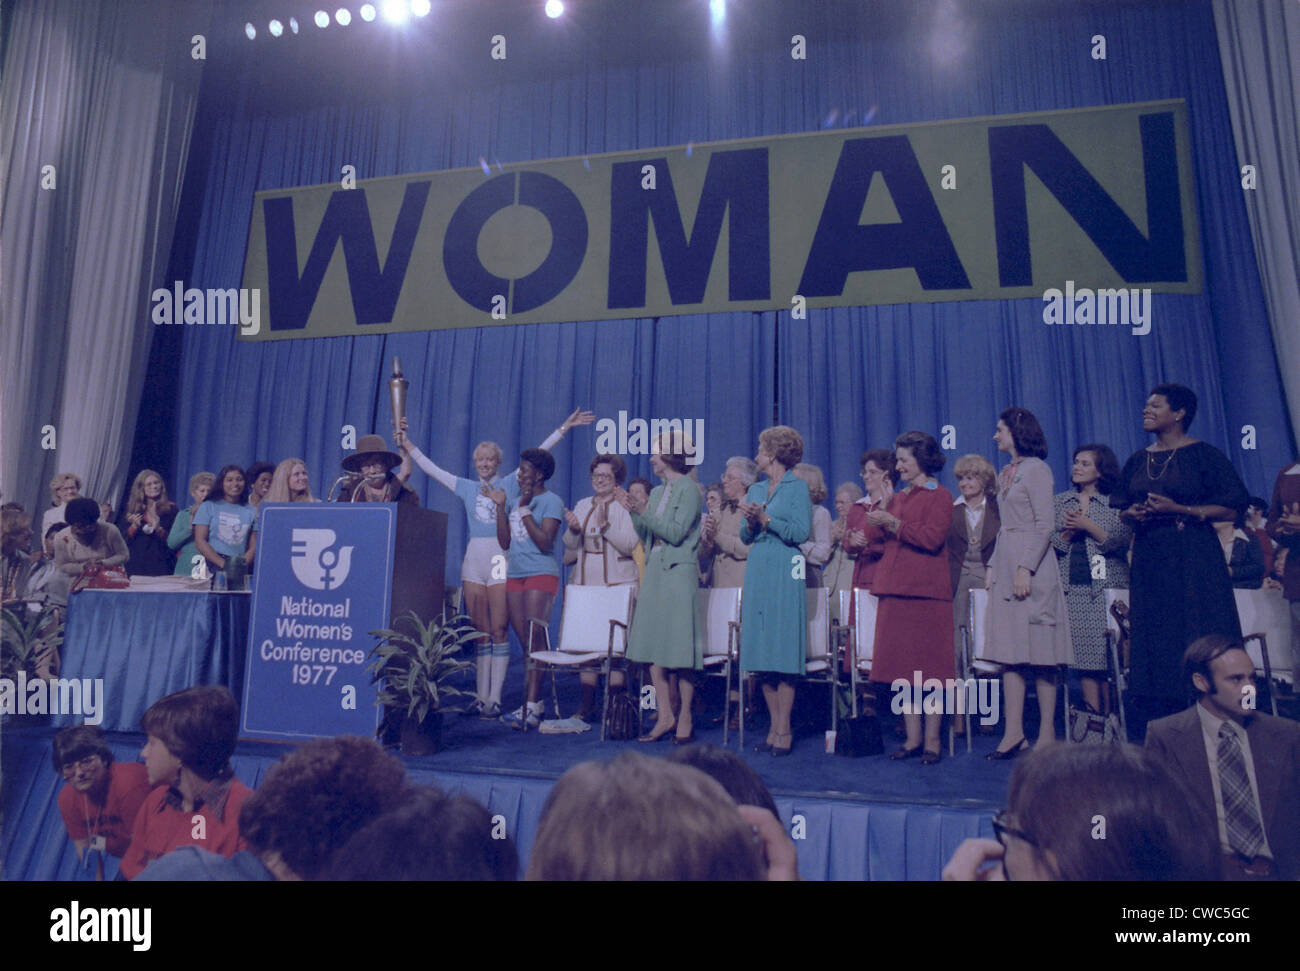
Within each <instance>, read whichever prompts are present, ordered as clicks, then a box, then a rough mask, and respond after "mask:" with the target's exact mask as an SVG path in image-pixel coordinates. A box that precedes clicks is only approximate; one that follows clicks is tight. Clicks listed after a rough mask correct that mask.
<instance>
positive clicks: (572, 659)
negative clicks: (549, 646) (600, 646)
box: [533, 651, 605, 665]
mask: <svg viewBox="0 0 1300 971" xmlns="http://www.w3.org/2000/svg"><path fill="white" fill-rule="evenodd" d="M604 659H605V652H604V651H602V652H601V653H599V654H573V653H570V652H568V651H534V652H533V660H534V661H536V662H537V663H539V664H561V665H568V664H588V663H590V662H592V661H603V660H604Z"/></svg>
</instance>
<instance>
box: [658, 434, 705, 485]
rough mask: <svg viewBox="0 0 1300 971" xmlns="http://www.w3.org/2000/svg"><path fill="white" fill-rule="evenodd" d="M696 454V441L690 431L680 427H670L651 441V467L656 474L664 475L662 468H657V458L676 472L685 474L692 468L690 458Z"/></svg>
mask: <svg viewBox="0 0 1300 971" xmlns="http://www.w3.org/2000/svg"><path fill="white" fill-rule="evenodd" d="M694 456H695V443H694V442H692V441H691V436H690V434H689V433H687V432H685V431H682V430H681V429H679V428H670V429H669V430H668V431H666V432H664V433H663V434H661V435H660V436H659V437H658V438H656V439H655V440H654V441H653V442H651V443H650V467H651V468H652V469H654V470H655V474H656V475H662V474H663V472H662V470H661V469H657V468H655V460H656V459H658V461H660V462H662V463H663V464H664V465H666V466H667V467H668V468H670V469H672V470H673V471H674V472H681V473H683V474H685V473H686V472H687V471H688V470H690V468H691V463H690V461H689V460H690V459H691V458H693V457H694Z"/></svg>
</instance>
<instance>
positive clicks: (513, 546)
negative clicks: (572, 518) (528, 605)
mask: <svg viewBox="0 0 1300 971" xmlns="http://www.w3.org/2000/svg"><path fill="white" fill-rule="evenodd" d="M516 488H518V486H517V485H516ZM528 506H529V508H530V509H532V511H533V522H535V523H536V524H537V525H538V526H541V525H542V522H543V521H544V520H547V519H558V520H560V522H561V523H563V522H564V503H562V502H561V501H560V497H559V496H557V495H556V494H555V493H554V492H543V493H542V494H541V495H540V496H533V501H532V502H530V503H529V504H528ZM558 545H560V544H559V534H558V533H557V534H556V543H555V544H554V546H552V548H551V552H550V553H543V552H542V551H541V550H539V549H538V548H537V544H536V543H534V542H533V540H532V537H531V536H529V535H528V530H527V529H525V528H524V523H523V517H522V516H521V515H520V513H519V508H518V507H516V508H515V509H514V510H513V511H512V512H511V513H510V565H509V568H508V569H507V570H506V576H507V577H511V578H517V579H522V578H523V577H537V576H544V575H547V574H549V575H550V576H553V577H558V576H559V575H560V567H559V564H557V563H556V562H555V549H554V547H555V546H558Z"/></svg>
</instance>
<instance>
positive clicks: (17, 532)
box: [0, 509, 32, 556]
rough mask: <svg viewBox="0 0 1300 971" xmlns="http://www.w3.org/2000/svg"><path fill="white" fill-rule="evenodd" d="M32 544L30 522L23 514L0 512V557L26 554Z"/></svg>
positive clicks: (7, 510)
mask: <svg viewBox="0 0 1300 971" xmlns="http://www.w3.org/2000/svg"><path fill="white" fill-rule="evenodd" d="M31 542H32V521H31V518H30V517H29V516H28V515H27V514H26V513H24V512H22V511H21V510H20V511H17V512H15V511H14V510H12V509H6V510H4V511H3V512H0V556H14V555H15V554H17V553H22V552H26V551H27V548H28V547H29V546H30V545H31Z"/></svg>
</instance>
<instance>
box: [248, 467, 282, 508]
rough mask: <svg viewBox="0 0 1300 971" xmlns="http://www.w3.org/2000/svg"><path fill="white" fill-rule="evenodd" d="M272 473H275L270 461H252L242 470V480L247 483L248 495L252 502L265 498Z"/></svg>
mask: <svg viewBox="0 0 1300 971" xmlns="http://www.w3.org/2000/svg"><path fill="white" fill-rule="evenodd" d="M273 475H275V466H274V465H272V464H271V463H270V462H254V463H253V464H252V465H250V466H249V467H248V470H247V471H246V472H244V481H246V482H247V483H248V497H249V498H250V499H252V500H253V502H254V503H260V502H261V501H262V500H263V499H265V498H266V494H267V492H268V491H269V490H270V488H271V477H272V476H273Z"/></svg>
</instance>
